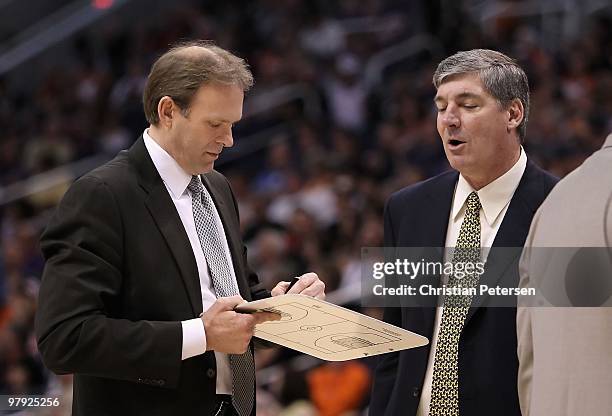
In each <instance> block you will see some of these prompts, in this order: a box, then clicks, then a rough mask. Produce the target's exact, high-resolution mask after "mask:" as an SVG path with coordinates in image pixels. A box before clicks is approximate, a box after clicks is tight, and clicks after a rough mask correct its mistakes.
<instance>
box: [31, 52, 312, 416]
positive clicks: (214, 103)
mask: <svg viewBox="0 0 612 416" xmlns="http://www.w3.org/2000/svg"><path fill="white" fill-rule="evenodd" d="M252 83H253V80H252V75H251V73H250V71H249V70H248V68H247V66H246V64H245V62H244V61H243V60H242V59H240V58H238V57H236V56H234V55H232V54H230V53H229V52H227V51H225V50H223V49H221V48H218V47H216V46H214V45H212V44H209V43H190V44H184V45H180V46H177V47H175V48H173V49H171V50H170V51H168V52H167V53H165V54H164V55H162V56H161V57H160V58H159V59H158V60H157V61H156V63H155V64H154V65H153V67H152V69H151V73H150V74H149V78H148V80H147V84H146V87H145V91H144V97H143V103H144V109H145V113H146V116H147V119H148V121H149V122H150V127H149V128H148V129H146V130H145V132H144V133H143V136H142V137H141V138H139V139H138V140H137V141H136V143H135V144H134V145H133V146H132V147H131V148H130V149H129V150H128V151H124V152H121V153H120V154H119V155H118V156H117V157H116V158H115V159H114V160H112V161H111V162H109V163H107V164H106V165H104V166H102V167H100V168H98V169H95V170H94V171H92V172H90V173H88V174H86V175H85V176H83V177H82V178H80V179H79V180H77V181H76V182H75V183H74V184H73V185H72V186H71V188H70V189H69V190H68V192H67V193H66V195H65V196H64V198H63V200H62V202H61V203H60V205H59V207H58V209H57V211H56V213H55V215H54V216H53V218H52V219H51V220H50V222H49V225H48V227H47V229H46V230H45V232H44V234H43V236H42V239H41V247H42V251H43V253H44V256H45V259H46V266H45V271H44V275H43V280H42V286H41V289H40V297H39V308H38V313H37V317H36V330H37V337H38V346H39V349H40V352H41V354H42V357H43V360H44V362H45V364H46V365H47V366H48V367H49V368H50V369H51V370H53V371H54V372H56V373H58V374H64V373H75V376H74V399H73V414H74V415H86V416H90V415H113V416H114V415H195V414H198V415H240V416H247V415H250V414H254V412H255V410H254V409H255V406H254V388H255V386H254V384H255V383H254V364H253V355H252V342H251V337H252V335H253V330H254V326H255V324H257V323H260V322H264V321H266V320H270V319H276V318H277V317H278V316H277V315H275V314H266V313H263V314H253V315H248V314H239V313H236V312H234V311H233V309H234V307H235V306H236V305H238V304H239V303H241V302H244V301H245V300H246V301H250V300H253V299H259V298H262V297H266V296H269V295H270V292H268V291H267V290H265V289H264V288H262V287H261V286H260V285H259V282H258V278H257V276H256V275H255V274H254V273H253V272H252V271H251V270H250V269H249V266H248V264H247V261H246V251H245V248H244V246H243V243H242V240H241V237H240V231H239V219H238V210H237V205H236V201H235V199H234V196H233V193H232V191H231V189H230V186H229V184H228V182H227V180H226V179H225V177H224V176H222V175H221V174H219V173H218V172H216V171H214V170H213V164H214V161H215V160H216V159H217V158H218V156H219V153H220V152H221V151H222V149H223V148H224V147H229V146H232V144H233V138H232V126H233V124H234V123H236V122H237V121H238V120H240V118H241V116H242V104H243V97H244V92H245V91H246V90H247V89H248V88H249V87H250V86H251V85H252ZM287 286H288V283H287V282H282V283H280V284H279V285H277V287H275V288H274V289H273V291H272V295H279V294H282V293H284V292H285V291H286V289H287ZM291 293H303V294H307V295H311V296H316V297H319V298H322V297H323V296H324V285H323V283H322V282H321V281H320V280H319V279H318V277H317V276H316V275H315V274H314V273H308V274H306V275H304V276H302V277H301V278H300V281H299V282H298V283H297V284H295V286H294V287H293V288H292V289H291Z"/></svg>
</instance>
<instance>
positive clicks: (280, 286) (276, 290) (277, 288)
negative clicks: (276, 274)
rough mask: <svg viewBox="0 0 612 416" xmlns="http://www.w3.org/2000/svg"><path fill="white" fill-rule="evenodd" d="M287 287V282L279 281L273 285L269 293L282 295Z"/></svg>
mask: <svg viewBox="0 0 612 416" xmlns="http://www.w3.org/2000/svg"><path fill="white" fill-rule="evenodd" d="M288 287H289V282H279V283H278V284H277V285H276V286H274V289H272V292H270V293H271V294H272V296H279V295H284V294H285V292H286V291H287V288H288Z"/></svg>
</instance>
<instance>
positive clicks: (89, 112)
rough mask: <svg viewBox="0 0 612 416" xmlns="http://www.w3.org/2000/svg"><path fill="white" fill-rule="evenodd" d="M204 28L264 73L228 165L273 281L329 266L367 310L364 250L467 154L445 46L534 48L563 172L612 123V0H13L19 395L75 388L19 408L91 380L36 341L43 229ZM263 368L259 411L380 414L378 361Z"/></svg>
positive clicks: (7, 26) (126, 138)
mask: <svg viewBox="0 0 612 416" xmlns="http://www.w3.org/2000/svg"><path fill="white" fill-rule="evenodd" d="M190 39H209V40H213V41H214V42H215V43H217V44H218V45H219V46H221V47H223V48H226V49H228V50H230V51H232V52H233V53H235V54H236V55H238V56H240V57H244V58H245V59H246V61H247V62H248V63H249V65H250V67H251V69H252V71H253V75H254V78H255V86H254V87H253V89H252V90H251V91H249V93H248V94H247V96H246V99H245V108H244V117H243V120H242V121H241V122H240V123H238V124H237V125H236V126H235V128H234V139H235V144H234V146H233V147H232V148H231V149H227V150H226V151H224V153H223V156H222V158H221V159H220V160H219V161H217V163H216V165H215V168H216V169H217V170H219V171H220V172H222V173H223V174H225V175H226V176H227V177H228V178H229V180H230V182H231V184H232V187H233V190H234V192H235V194H236V197H237V200H238V202H239V210H240V215H241V217H240V218H241V227H242V232H243V237H244V241H245V243H246V245H247V246H248V248H249V261H250V264H251V266H252V267H253V269H254V270H256V271H257V272H258V275H259V276H260V279H261V280H262V281H263V282H264V284H265V285H266V286H267V287H268V288H271V287H273V286H274V285H275V284H276V283H277V282H278V281H280V280H287V278H288V277H291V276H295V275H299V274H301V273H304V272H305V271H309V270H313V271H316V272H317V273H318V275H319V276H320V277H321V279H322V280H324V281H325V284H326V292H327V300H329V301H331V302H333V303H336V304H339V305H344V306H349V307H351V308H353V309H356V310H359V311H361V312H363V313H366V314H368V315H371V316H374V317H377V318H379V319H380V318H382V315H381V311H380V310H379V309H376V308H363V307H361V303H360V293H361V292H360V279H361V276H360V248H361V247H365V246H370V247H376V246H381V245H382V244H383V243H382V237H383V224H382V212H383V207H384V202H385V200H386V198H388V197H389V195H390V194H391V193H392V192H394V191H396V190H398V189H400V188H402V187H404V186H407V185H409V184H411V183H415V182H417V181H420V180H423V179H426V178H428V177H431V176H433V175H435V174H437V173H440V172H442V171H444V170H447V169H449V166H448V163H447V161H446V158H445V155H444V151H443V148H442V146H441V143H440V138H439V136H438V133H437V131H436V108H435V106H434V105H433V101H432V99H433V97H434V95H435V88H434V87H433V85H432V81H431V78H432V74H433V71H434V69H435V66H436V65H437V63H438V62H440V60H442V59H443V58H444V57H446V56H449V55H450V54H452V53H454V52H456V51H459V50H466V49H472V48H489V49H495V50H499V51H501V52H503V53H505V54H507V55H509V56H511V57H513V58H514V59H516V60H517V61H518V63H519V64H520V65H521V66H522V67H523V68H524V69H525V71H526V72H527V75H528V77H529V81H530V88H531V111H530V115H529V123H528V126H527V138H526V140H525V143H524V147H525V149H526V151H527V153H528V154H529V155H530V157H531V158H532V159H533V160H535V161H536V162H537V163H538V164H539V165H540V166H542V167H543V168H544V169H546V170H548V171H550V172H552V173H553V174H555V175H557V176H559V177H563V176H564V175H566V174H567V173H568V172H570V171H572V170H573V169H574V168H576V167H577V166H578V165H580V164H581V163H582V161H583V160H584V159H585V158H586V157H588V156H589V155H590V154H591V153H592V152H594V151H595V150H597V149H599V148H600V147H601V146H602V143H603V141H604V139H605V137H606V135H607V134H609V132H610V131H612V3H611V2H610V1H609V0H602V1H597V0H582V1H577V0H565V1H562V0H558V1H553V0H551V1H546V0H543V1H520V0H514V1H484V0H472V1H469V0H437V1H429V0H427V1H425V0H413V1H400V0H338V1H326V0H244V1H238V0H224V1H187V0H174V1H161V0H158V1H145V0H115V1H113V0H95V1H81V0H73V1H66V0H44V1H43V0H28V1H20V0H0V233H1V236H2V240H1V241H2V245H1V255H0V395H42V396H45V397H57V398H59V401H60V405H59V406H57V407H46V408H43V407H41V408H32V409H31V410H27V411H21V413H17V412H15V414H19V415H52V416H60V415H69V414H70V405H71V396H72V376H71V375H63V376H56V375H54V374H52V373H51V372H50V371H49V370H47V369H46V368H45V367H44V365H43V363H42V361H41V357H40V355H39V353H38V351H37V347H36V339H35V335H34V316H35V313H36V308H37V302H36V299H37V293H38V288H39V285H40V279H41V275H42V270H43V265H44V263H43V259H42V255H41V253H40V249H39V237H40V234H41V232H42V230H43V229H44V228H45V225H46V223H47V221H48V218H49V217H50V215H51V214H52V212H53V210H54V207H55V206H56V204H57V203H58V201H59V199H60V198H61V197H62V195H63V193H64V192H65V190H66V189H67V187H68V186H69V185H70V184H71V183H72V182H73V181H74V180H75V179H76V178H78V177H79V176H80V175H82V174H84V173H85V172H87V171H89V170H91V169H93V168H94V167H96V166H99V165H101V164H102V163H104V162H106V161H108V160H110V159H111V158H112V157H113V156H114V155H115V154H116V153H117V152H118V151H120V150H121V149H125V148H128V147H129V146H130V145H131V144H132V143H133V142H134V141H135V140H136V138H138V137H139V136H140V135H141V134H142V132H143V129H144V128H145V127H146V126H147V123H146V120H145V118H144V115H143V111H142V91H143V87H144V84H145V80H146V77H147V74H148V70H149V68H150V67H151V64H152V62H153V61H154V60H155V59H156V58H157V57H158V56H159V55H160V54H161V53H162V52H164V51H165V50H167V49H168V47H169V45H171V44H173V43H175V42H177V41H180V40H190ZM143 238H146V236H143ZM256 364H257V368H258V371H257V387H258V388H257V415H261V416H271V415H286V416H289V415H303V416H306V415H323V416H333V415H362V414H366V412H367V408H368V403H369V394H370V388H371V383H372V372H373V368H374V365H375V359H373V358H372V359H362V360H357V361H348V362H342V363H325V362H322V361H318V360H316V359H314V358H312V357H309V356H305V355H301V354H298V353H295V352H293V351H292V350H289V349H281V348H272V349H266V350H260V351H257V355H256ZM332 391H333V394H332V393H331V392H332ZM108 400H113V398H112V397H109V398H108Z"/></svg>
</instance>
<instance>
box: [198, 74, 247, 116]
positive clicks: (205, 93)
mask: <svg viewBox="0 0 612 416" xmlns="http://www.w3.org/2000/svg"><path fill="white" fill-rule="evenodd" d="M243 101H244V91H243V90H242V88H240V87H239V86H238V85H235V84H221V83H216V82H215V83H209V84H204V85H202V86H201V87H200V88H199V89H198V91H197V92H196V93H195V95H194V96H193V100H192V101H191V105H190V107H191V112H192V113H193V112H196V113H201V114H202V115H206V116H207V117H208V118H211V119H214V118H217V119H222V120H227V121H230V122H235V121H238V120H240V118H241V117H242V103H243Z"/></svg>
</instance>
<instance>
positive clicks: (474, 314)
mask: <svg viewBox="0 0 612 416" xmlns="http://www.w3.org/2000/svg"><path fill="white" fill-rule="evenodd" d="M433 83H434V86H435V87H436V90H437V94H436V96H435V98H434V103H435V106H436V108H437V111H438V116H437V129H438V133H439V135H440V138H441V139H442V145H443V147H444V151H445V153H446V157H447V159H448V161H449V163H450V165H451V167H452V168H453V169H454V170H452V171H449V172H445V173H443V174H441V175H438V176H436V177H434V178H431V179H429V180H426V181H424V182H420V183H417V184H415V185H412V186H409V187H407V188H404V189H402V190H400V191H398V192H396V193H394V194H393V195H392V196H391V197H390V198H389V200H388V201H387V204H386V207H385V214H384V227H385V246H386V247H455V248H456V249H455V252H454V254H443V255H442V258H440V259H439V261H445V262H453V263H458V262H478V261H481V260H486V259H483V258H481V256H482V254H481V251H482V248H487V247H522V245H523V244H524V241H525V238H526V236H527V233H528V231H529V225H530V222H531V218H532V217H533V214H534V212H535V211H536V210H537V208H538V206H539V205H540V203H541V202H542V201H543V200H544V198H545V197H546V195H547V194H548V193H549V192H550V190H551V189H552V187H553V186H554V184H555V183H556V179H555V178H554V177H553V176H551V175H549V174H548V173H546V172H544V171H543V170H541V169H540V168H539V167H537V166H536V165H535V164H534V163H533V162H532V161H530V160H529V158H528V157H527V155H526V154H525V151H524V149H523V147H522V146H521V143H522V142H523V141H524V140H525V137H526V127H527V118H528V115H529V86H528V81H527V76H526V75H525V72H524V71H523V70H522V68H521V67H520V66H519V65H518V64H517V63H516V62H515V61H514V60H512V59H510V58H509V57H507V56H506V55H504V54H502V53H499V52H496V51H491V50H486V49H476V50H470V51H462V52H458V53H456V54H454V55H452V56H450V57H448V58H446V59H444V60H443V61H442V62H441V63H440V64H439V65H438V67H437V69H436V71H435V74H434V76H433ZM510 269H513V270H510ZM499 278H500V279H501V280H502V281H505V282H506V284H508V285H510V286H512V285H514V286H515V287H516V286H518V275H517V274H516V267H515V266H511V267H510V268H509V270H508V271H504V273H503V276H499ZM480 279H482V277H480ZM439 283H440V284H442V285H446V286H453V287H456V286H458V285H462V286H463V287H477V286H478V285H479V283H482V281H480V282H479V276H478V275H477V274H471V275H469V276H468V277H466V278H465V279H458V278H457V277H456V276H453V275H451V276H444V275H442V276H440V282H439ZM437 302H438V303H437V305H438V306H437V307H436V305H429V306H427V305H426V306H416V305H410V306H403V307H387V308H385V313H384V319H385V321H387V322H389V323H391V324H394V325H397V326H401V327H403V328H405V329H408V330H410V331H414V332H416V333H419V334H421V335H424V336H426V337H428V338H429V339H430V341H431V342H430V344H429V346H427V347H423V348H415V349H410V350H405V351H401V352H397V353H390V354H386V355H384V356H382V357H381V359H380V361H379V364H378V366H377V369H376V373H375V381H374V387H373V392H372V399H371V404H370V414H371V415H372V416H382V415H418V416H456V415H462V416H478V415H483V416H484V415H487V416H489V415H498V416H499V415H501V416H520V409H519V403H518V394H517V368H518V361H517V357H516V308H515V307H512V306H510V307H499V308H491V307H482V305H481V304H476V303H475V302H476V301H475V299H474V298H471V297H469V296H453V295H444V296H441V297H440V298H439V299H438V300H437ZM478 305H480V306H478Z"/></svg>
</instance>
